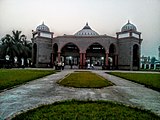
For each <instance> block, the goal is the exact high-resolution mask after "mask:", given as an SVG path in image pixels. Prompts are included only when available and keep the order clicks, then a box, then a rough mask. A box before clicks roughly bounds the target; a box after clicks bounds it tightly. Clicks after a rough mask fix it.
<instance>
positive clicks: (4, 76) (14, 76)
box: [0, 69, 55, 90]
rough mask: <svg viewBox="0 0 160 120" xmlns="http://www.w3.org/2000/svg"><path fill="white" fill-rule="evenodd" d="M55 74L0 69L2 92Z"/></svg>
mask: <svg viewBox="0 0 160 120" xmlns="http://www.w3.org/2000/svg"><path fill="white" fill-rule="evenodd" d="M53 73H55V71H53V70H22V69H19V70H18V69H16V70H15V69H13V70H12V69H0V90H3V89H8V88H11V87H13V86H16V85H20V84H23V83H26V82H28V81H31V80H34V79H37V78H41V77H44V76H46V75H50V74H53Z"/></svg>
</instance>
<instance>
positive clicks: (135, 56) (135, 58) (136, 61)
mask: <svg viewBox="0 0 160 120" xmlns="http://www.w3.org/2000/svg"><path fill="white" fill-rule="evenodd" d="M139 62H140V57H139V46H138V45H137V44H135V45H134V46H133V67H137V69H139Z"/></svg>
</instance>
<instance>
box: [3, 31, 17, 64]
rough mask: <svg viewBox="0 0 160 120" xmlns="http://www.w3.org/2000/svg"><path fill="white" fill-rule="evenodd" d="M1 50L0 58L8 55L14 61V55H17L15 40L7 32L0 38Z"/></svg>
mask: <svg viewBox="0 0 160 120" xmlns="http://www.w3.org/2000/svg"><path fill="white" fill-rule="evenodd" d="M1 52H2V58H4V59H5V56H6V55H9V56H10V59H11V61H12V62H14V56H16V55H17V52H18V51H17V47H16V45H15V42H14V41H13V39H12V37H11V36H10V35H9V34H7V35H6V36H5V37H4V38H2V45H1Z"/></svg>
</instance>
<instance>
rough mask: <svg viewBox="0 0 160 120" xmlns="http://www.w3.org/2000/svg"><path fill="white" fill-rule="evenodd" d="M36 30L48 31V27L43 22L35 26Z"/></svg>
mask: <svg viewBox="0 0 160 120" xmlns="http://www.w3.org/2000/svg"><path fill="white" fill-rule="evenodd" d="M36 31H47V32H49V28H48V27H47V26H46V25H45V24H44V22H43V23H42V24H41V25H39V26H38V27H37V28H36Z"/></svg>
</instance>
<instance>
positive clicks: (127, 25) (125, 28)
mask: <svg viewBox="0 0 160 120" xmlns="http://www.w3.org/2000/svg"><path fill="white" fill-rule="evenodd" d="M129 30H132V31H137V28H136V26H134V25H133V24H131V23H130V22H129V20H128V23H127V24H126V25H124V26H123V27H122V29H121V31H122V32H124V31H129Z"/></svg>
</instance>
